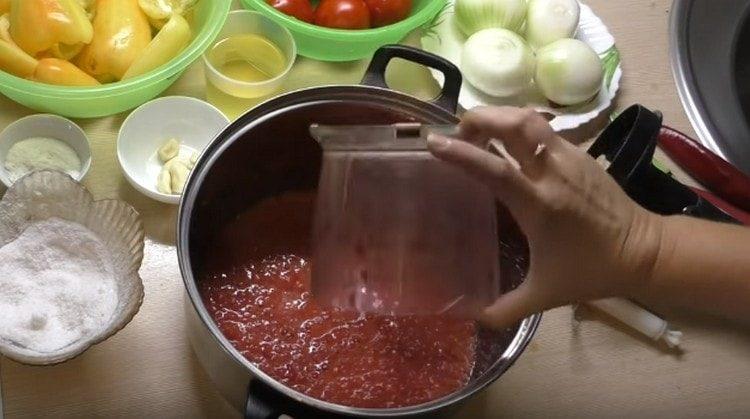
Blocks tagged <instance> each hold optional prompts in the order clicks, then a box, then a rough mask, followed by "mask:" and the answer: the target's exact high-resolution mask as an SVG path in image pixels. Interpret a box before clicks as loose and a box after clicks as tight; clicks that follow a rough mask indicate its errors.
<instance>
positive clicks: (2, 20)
mask: <svg viewBox="0 0 750 419" xmlns="http://www.w3.org/2000/svg"><path fill="white" fill-rule="evenodd" d="M0 39H2V40H3V41H5V42H7V43H9V44H13V45H16V43H15V42H13V38H11V36H10V17H9V16H8V14H7V13H6V14H4V15H2V16H0ZM16 46H18V45H16Z"/></svg>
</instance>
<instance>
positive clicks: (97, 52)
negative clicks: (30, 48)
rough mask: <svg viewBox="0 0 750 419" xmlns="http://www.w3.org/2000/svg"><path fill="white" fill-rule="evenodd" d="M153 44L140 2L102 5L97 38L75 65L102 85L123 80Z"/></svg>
mask: <svg viewBox="0 0 750 419" xmlns="http://www.w3.org/2000/svg"><path fill="white" fill-rule="evenodd" d="M24 1H25V0H24ZM150 42H151V26H150V25H149V23H148V19H147V18H146V15H145V14H144V13H143V11H142V10H141V8H140V7H138V0H117V1H99V2H98V3H97V7H96V16H95V17H94V38H93V40H92V41H91V43H90V44H88V45H86V47H84V49H83V51H81V53H80V54H79V55H78V57H77V58H76V63H77V64H78V66H79V67H80V68H81V69H82V70H83V71H85V72H86V73H88V74H89V75H91V76H93V77H95V78H96V79H97V80H99V81H100V82H109V81H114V80H120V79H122V76H123V75H125V72H126V71H127V70H128V68H130V66H131V65H132V64H133V62H134V61H135V60H136V58H137V57H138V56H139V55H140V54H141V52H143V50H144V49H145V48H146V47H147V46H148V44H149V43H150Z"/></svg>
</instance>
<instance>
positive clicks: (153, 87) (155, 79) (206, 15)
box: [0, 0, 232, 118]
mask: <svg viewBox="0 0 750 419" xmlns="http://www.w3.org/2000/svg"><path fill="white" fill-rule="evenodd" d="M231 3H232V1H231V0H201V1H200V2H198V4H197V5H196V7H195V10H194V11H193V18H192V19H191V23H192V30H193V33H194V34H195V35H194V37H193V41H192V42H191V43H190V45H189V46H188V47H187V48H186V49H185V51H183V52H182V53H180V55H179V56H178V57H177V58H175V59H174V60H172V61H170V62H169V63H167V64H165V65H163V66H161V67H159V68H157V69H155V70H153V71H151V72H149V73H146V74H144V75H142V76H139V77H136V78H133V79H130V80H126V81H122V82H117V83H109V84H103V85H101V86H97V87H64V86H53V85H49V84H43V83H37V82H33V81H29V80H25V79H22V78H19V77H15V76H13V75H10V74H8V73H5V72H2V71H0V93H2V94H4V95H5V96H7V97H9V98H10V99H12V100H14V101H16V102H18V103H20V104H22V105H24V106H27V107H29V108H31V109H34V110H37V111H40V112H46V113H54V114H58V115H63V116H67V117H71V118H95V117H100V116H107V115H113V114H116V113H120V112H123V111H126V110H128V109H132V108H135V107H136V106H138V105H141V104H143V103H144V102H147V101H149V100H150V99H153V98H154V97H156V96H158V95H159V94H160V93H161V92H163V91H164V90H166V89H167V88H168V87H169V86H171V85H172V83H174V82H175V81H176V80H177V78H178V77H179V76H180V74H182V72H183V71H184V70H185V69H186V68H187V67H188V66H189V65H190V64H191V63H192V62H193V61H195V60H196V59H197V58H198V57H200V56H201V54H203V52H204V51H205V50H206V48H208V47H209V46H210V45H211V43H212V42H213V40H214V38H216V35H217V34H218V33H219V32H220V31H221V28H222V27H223V26H224V21H225V20H226V18H227V14H228V13H229V8H230V6H231Z"/></svg>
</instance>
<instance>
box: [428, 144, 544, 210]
mask: <svg viewBox="0 0 750 419" xmlns="http://www.w3.org/2000/svg"><path fill="white" fill-rule="evenodd" d="M427 145H428V147H429V149H430V151H431V152H432V154H434V155H435V156H436V157H437V158H439V159H441V160H444V161H446V162H449V163H451V164H454V165H456V166H458V167H460V168H462V169H464V170H465V171H467V172H468V173H469V174H470V175H471V176H473V177H475V178H476V179H478V180H479V181H481V182H482V183H484V184H486V185H487V186H488V187H489V188H490V189H491V190H492V191H493V193H494V194H495V196H496V197H497V198H498V199H500V200H501V201H502V202H503V203H504V204H506V206H507V207H508V209H510V211H511V212H512V213H513V214H514V215H519V214H522V213H523V208H524V206H525V205H529V203H532V202H535V201H536V193H535V189H534V186H533V185H532V183H531V181H530V180H529V179H528V178H526V177H525V176H524V175H523V174H522V173H521V172H520V171H519V170H517V169H516V168H514V167H513V166H512V165H511V164H510V162H508V161H507V160H505V159H503V158H502V157H499V156H496V155H494V154H492V153H489V152H488V151H485V150H482V149H480V148H478V147H476V146H474V145H472V144H469V143H467V142H465V141H461V140H456V139H451V138H447V137H443V136H440V135H436V134H432V135H430V136H429V137H428V139H427Z"/></svg>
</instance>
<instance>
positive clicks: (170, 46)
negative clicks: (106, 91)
mask: <svg viewBox="0 0 750 419" xmlns="http://www.w3.org/2000/svg"><path fill="white" fill-rule="evenodd" d="M190 37H191V32H190V25H189V24H188V22H187V20H185V18H184V17H182V16H180V15H174V16H172V17H171V18H170V19H169V22H167V24H166V25H164V27H163V28H162V29H161V30H160V31H159V33H157V34H156V36H155V37H154V39H152V40H151V42H150V43H149V44H148V46H146V49H144V50H143V51H142V52H141V53H140V55H138V57H137V58H136V59H135V61H133V64H132V65H131V66H130V68H128V71H126V72H125V74H124V75H123V77H122V78H123V80H125V79H129V78H133V77H137V76H140V75H141V74H145V73H148V72H149V71H151V70H154V69H156V68H158V67H160V66H162V65H164V64H166V63H168V62H169V61H172V59H173V58H175V57H176V56H177V55H179V54H180V52H181V51H182V50H183V49H185V47H186V46H187V45H188V43H189V42H190Z"/></svg>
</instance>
